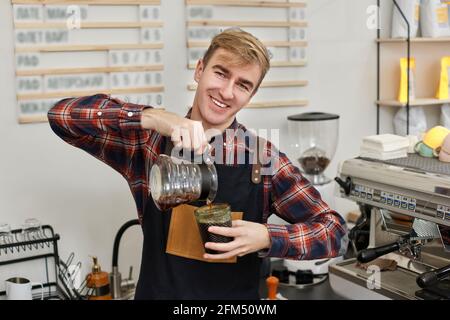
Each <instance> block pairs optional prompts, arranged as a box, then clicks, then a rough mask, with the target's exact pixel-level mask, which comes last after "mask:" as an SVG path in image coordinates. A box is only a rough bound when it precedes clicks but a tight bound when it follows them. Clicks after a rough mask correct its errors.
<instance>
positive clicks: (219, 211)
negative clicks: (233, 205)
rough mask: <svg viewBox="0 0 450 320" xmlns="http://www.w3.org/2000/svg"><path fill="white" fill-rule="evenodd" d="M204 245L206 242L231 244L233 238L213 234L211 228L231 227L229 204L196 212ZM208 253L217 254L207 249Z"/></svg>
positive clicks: (207, 207)
mask: <svg viewBox="0 0 450 320" xmlns="http://www.w3.org/2000/svg"><path fill="white" fill-rule="evenodd" d="M194 215H195V219H196V220H197V225H198V229H199V231H200V235H201V237H202V241H203V245H205V243H206V242H221V243H225V242H230V241H232V240H233V238H230V237H226V236H222V235H219V234H215V233H211V232H209V231H208V228H209V227H210V226H219V227H231V210H230V206H229V205H228V204H211V205H206V206H203V207H200V208H197V209H196V210H194ZM205 252H206V253H211V254H216V253H218V252H216V251H215V250H211V249H207V248H205Z"/></svg>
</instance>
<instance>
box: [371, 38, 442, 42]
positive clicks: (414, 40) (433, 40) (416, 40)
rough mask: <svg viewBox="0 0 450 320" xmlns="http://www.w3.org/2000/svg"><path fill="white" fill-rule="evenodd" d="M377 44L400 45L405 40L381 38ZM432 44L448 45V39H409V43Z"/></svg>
mask: <svg viewBox="0 0 450 320" xmlns="http://www.w3.org/2000/svg"><path fill="white" fill-rule="evenodd" d="M375 41H376V42H379V43H401V42H406V38H398V39H393V38H382V39H376V40H375ZM433 42H444V43H445V42H448V43H450V38H411V43H433Z"/></svg>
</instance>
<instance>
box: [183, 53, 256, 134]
mask: <svg viewBox="0 0 450 320" xmlns="http://www.w3.org/2000/svg"><path fill="white" fill-rule="evenodd" d="M261 75H262V70H261V67H260V66H259V65H258V64H257V63H250V64H249V63H245V62H243V61H241V60H240V59H239V57H237V56H236V55H235V54H233V53H231V52H229V51H227V50H225V49H222V48H219V49H217V50H216V51H215V52H214V54H213V55H212V56H211V58H210V59H209V61H208V62H207V64H206V65H205V64H204V63H203V60H200V61H199V62H198V63H197V67H196V70H195V76H194V78H195V81H196V82H197V83H198V87H197V91H196V93H195V98H194V103H193V107H192V113H191V119H192V120H198V121H202V122H203V127H204V129H205V130H206V129H209V128H217V129H220V130H224V129H226V128H227V127H228V126H229V125H230V124H231V123H232V122H233V120H234V117H235V115H236V113H237V112H239V111H240V110H241V109H242V108H243V107H244V106H245V105H247V104H248V103H249V101H250V99H251V98H252V97H253V95H254V94H255V93H256V91H257V86H258V85H259V82H260V80H261Z"/></svg>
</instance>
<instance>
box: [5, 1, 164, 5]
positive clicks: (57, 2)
mask: <svg viewBox="0 0 450 320" xmlns="http://www.w3.org/2000/svg"><path fill="white" fill-rule="evenodd" d="M11 3H12V4H79V5H80V4H81V5H83V4H91V5H117V6H127V5H137V4H144V5H145V4H147V5H159V4H161V0H11Z"/></svg>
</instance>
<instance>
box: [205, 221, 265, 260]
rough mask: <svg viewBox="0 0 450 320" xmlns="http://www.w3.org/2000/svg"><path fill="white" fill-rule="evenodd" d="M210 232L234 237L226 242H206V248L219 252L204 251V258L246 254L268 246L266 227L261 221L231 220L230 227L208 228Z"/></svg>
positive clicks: (223, 257) (225, 257) (224, 257)
mask: <svg viewBox="0 0 450 320" xmlns="http://www.w3.org/2000/svg"><path fill="white" fill-rule="evenodd" d="M208 231H209V232H211V233H215V234H219V235H223V236H227V237H232V238H234V239H233V240H232V241H231V242H228V243H218V242H207V243H205V247H206V248H207V249H211V250H216V251H218V252H221V253H219V254H208V253H205V255H204V256H203V257H204V258H205V259H214V260H219V259H228V258H232V257H234V256H239V257H242V256H245V255H246V254H249V253H252V252H256V251H259V250H262V249H266V248H269V247H270V237H269V231H268V230H267V227H266V226H265V225H263V224H261V223H256V222H250V221H244V220H233V222H232V227H231V228H227V227H216V226H211V227H209V228H208Z"/></svg>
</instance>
